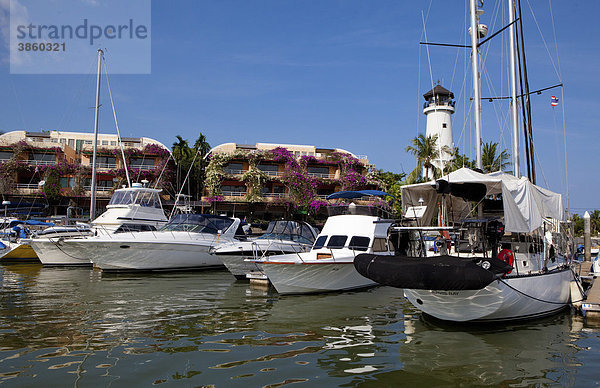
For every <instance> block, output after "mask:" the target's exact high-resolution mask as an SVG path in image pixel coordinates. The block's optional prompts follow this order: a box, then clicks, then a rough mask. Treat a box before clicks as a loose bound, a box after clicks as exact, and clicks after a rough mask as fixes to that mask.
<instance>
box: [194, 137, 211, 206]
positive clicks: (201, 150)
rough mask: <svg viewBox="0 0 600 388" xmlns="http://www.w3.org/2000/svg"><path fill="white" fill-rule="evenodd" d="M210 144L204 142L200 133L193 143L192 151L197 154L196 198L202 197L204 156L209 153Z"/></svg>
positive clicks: (205, 161)
mask: <svg viewBox="0 0 600 388" xmlns="http://www.w3.org/2000/svg"><path fill="white" fill-rule="evenodd" d="M210 149H211V148H210V144H208V142H207V141H206V136H204V135H203V134H202V132H200V135H199V136H198V139H196V142H195V143H194V150H195V151H196V152H198V165H197V167H195V169H196V168H197V171H194V177H195V178H196V179H195V187H196V193H197V194H198V198H199V197H201V196H202V191H203V189H204V179H205V178H206V175H205V172H206V166H207V165H208V161H207V160H206V156H208V153H209V152H210Z"/></svg>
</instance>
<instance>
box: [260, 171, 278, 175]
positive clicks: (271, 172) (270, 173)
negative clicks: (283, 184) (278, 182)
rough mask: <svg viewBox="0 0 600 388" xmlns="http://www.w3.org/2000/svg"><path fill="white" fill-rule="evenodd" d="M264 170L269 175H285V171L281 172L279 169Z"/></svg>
mask: <svg viewBox="0 0 600 388" xmlns="http://www.w3.org/2000/svg"><path fill="white" fill-rule="evenodd" d="M261 171H262V170H261ZM263 172H264V173H265V174H266V175H268V176H283V172H279V171H263Z"/></svg>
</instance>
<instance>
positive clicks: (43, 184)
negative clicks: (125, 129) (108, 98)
mask: <svg viewBox="0 0 600 388" xmlns="http://www.w3.org/2000/svg"><path fill="white" fill-rule="evenodd" d="M121 141H122V144H123V152H122V151H121V148H120V147H119V139H118V136H117V135H109V134H98V143H97V156H96V170H97V171H96V182H97V187H96V196H97V199H98V208H100V209H101V208H102V207H103V206H104V205H106V204H107V203H108V200H109V199H110V196H111V195H112V192H113V190H114V188H117V187H121V185H123V184H126V183H127V182H126V179H125V163H124V161H123V154H124V156H125V160H126V161H127V168H128V172H129V174H130V177H131V180H132V182H140V181H142V180H146V181H148V182H149V184H153V183H155V182H156V180H157V179H158V177H159V176H161V173H163V174H162V177H161V182H159V186H160V185H161V184H164V183H165V182H169V179H170V177H169V174H170V173H171V168H170V166H169V165H168V159H169V155H170V152H169V150H168V149H167V147H165V146H164V145H163V144H161V143H160V142H158V141H156V140H153V139H149V138H145V137H141V138H121ZM93 147H94V134H92V133H81V132H63V131H42V132H28V131H12V132H8V133H5V134H2V135H0V178H1V181H0V194H1V195H2V198H3V201H11V204H12V205H14V204H17V203H23V202H28V203H34V202H38V203H39V202H43V203H46V204H49V205H51V207H52V211H51V212H52V213H53V214H66V210H67V208H68V207H69V206H71V207H79V208H80V209H82V210H83V211H87V210H85V209H89V197H90V194H91V191H90V190H91V178H92V155H93ZM82 210H79V211H80V212H81V211H82Z"/></svg>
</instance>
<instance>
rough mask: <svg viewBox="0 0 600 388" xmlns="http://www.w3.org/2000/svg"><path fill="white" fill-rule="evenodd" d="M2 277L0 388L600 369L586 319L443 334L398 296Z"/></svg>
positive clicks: (443, 328) (584, 375) (62, 275)
mask: <svg viewBox="0 0 600 388" xmlns="http://www.w3.org/2000/svg"><path fill="white" fill-rule="evenodd" d="M0 282H1V287H2V293H1V294H0V302H1V303H0V332H1V333H2V336H1V337H0V381H1V380H4V381H5V382H10V383H16V384H17V385H22V386H25V385H35V384H37V385H39V384H40V383H41V382H43V383H44V385H56V386H63V385H69V384H73V385H76V386H78V385H81V386H84V385H92V384H93V385H113V386H124V385H126V384H135V385H148V384H161V383H167V382H174V381H183V382H184V383H185V384H186V385H205V384H215V385H217V386H243V385H251V386H276V385H279V384H290V383H294V382H308V383H309V384H317V383H318V384H328V385H336V386H362V385H371V384H373V385H374V384H378V385H381V384H384V385H385V384H387V385H398V384H406V385H408V384H419V385H431V386H436V385H437V386H440V385H531V384H534V385H535V384H560V385H571V384H573V383H574V382H576V383H577V385H585V384H583V383H584V382H590V383H591V382H594V378H595V377H594V376H595V375H594V369H593V368H594V367H593V365H595V364H596V363H597V362H598V361H600V360H598V359H597V358H598V355H597V352H595V351H593V350H592V349H595V348H596V347H597V346H598V345H599V340H598V330H597V329H595V328H590V327H584V325H583V322H582V321H581V319H580V318H579V317H576V316H571V315H569V314H563V315H559V316H555V317H552V318H549V319H546V320H542V321H533V322H529V323H526V324H520V325H505V326H496V327H491V326H486V327H483V328H482V327H464V326H462V327H461V326H447V325H443V324H441V323H440V322H436V321H433V322H432V321H428V320H425V319H423V317H422V315H421V314H420V313H418V312H417V311H416V310H415V309H414V308H412V306H411V305H410V304H409V303H407V302H406V301H405V300H404V298H403V297H402V295H401V292H399V290H397V289H393V288H385V287H380V288H373V289H371V290H367V291H361V292H349V293H338V294H326V295H304V296H279V295H278V294H277V293H276V292H274V291H273V290H271V289H264V288H263V289H256V288H253V287H249V286H248V284H246V283H240V282H236V281H235V280H234V279H233V277H231V276H230V275H229V274H228V273H227V272H223V271H211V272H196V273H179V274H173V273H171V274H159V275H152V274H150V275H148V274H146V275H118V276H114V275H111V276H105V275H103V274H102V273H101V272H98V271H94V270H91V269H83V268H78V269H73V268H69V269H60V268H42V267H41V266H36V265H14V266H10V267H0ZM580 383H581V384H580Z"/></svg>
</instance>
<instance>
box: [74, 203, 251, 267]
mask: <svg viewBox="0 0 600 388" xmlns="http://www.w3.org/2000/svg"><path fill="white" fill-rule="evenodd" d="M244 238H245V235H244V232H243V230H242V227H241V221H240V220H239V219H238V218H229V217H225V216H217V215H210V214H178V215H176V216H175V217H174V218H173V219H172V220H171V221H169V223H168V224H167V225H165V226H164V227H163V228H161V229H160V230H158V231H152V232H137V233H116V234H111V235H102V236H100V235H99V236H96V237H92V238H89V239H85V240H79V241H76V240H73V242H72V244H73V247H74V248H75V249H77V250H78V251H80V252H82V253H83V254H84V255H86V256H87V257H89V258H90V259H91V260H92V262H93V263H94V266H96V267H98V268H100V269H102V270H103V271H169V270H171V271H173V270H189V269H200V268H219V267H223V263H221V261H220V260H219V259H218V258H217V257H216V256H215V255H211V254H210V253H209V250H210V249H211V248H212V247H214V246H216V245H217V244H219V243H232V242H234V241H236V240H237V239H244Z"/></svg>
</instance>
